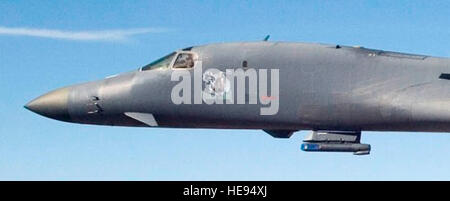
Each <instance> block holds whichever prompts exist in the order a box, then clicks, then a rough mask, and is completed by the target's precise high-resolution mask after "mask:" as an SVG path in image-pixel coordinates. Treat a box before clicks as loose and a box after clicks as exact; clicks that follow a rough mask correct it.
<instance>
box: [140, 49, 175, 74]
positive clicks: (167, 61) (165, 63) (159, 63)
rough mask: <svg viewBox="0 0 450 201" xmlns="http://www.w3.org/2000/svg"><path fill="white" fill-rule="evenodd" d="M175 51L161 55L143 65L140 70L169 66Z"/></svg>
mask: <svg viewBox="0 0 450 201" xmlns="http://www.w3.org/2000/svg"><path fill="white" fill-rule="evenodd" d="M175 54H176V53H175V52H173V53H171V54H169V55H167V56H165V57H162V58H160V59H158V60H156V61H154V62H152V63H150V64H148V65H146V66H144V67H142V69H141V70H142V71H146V70H152V69H158V68H169V67H170V63H172V60H173V58H174V57H175Z"/></svg>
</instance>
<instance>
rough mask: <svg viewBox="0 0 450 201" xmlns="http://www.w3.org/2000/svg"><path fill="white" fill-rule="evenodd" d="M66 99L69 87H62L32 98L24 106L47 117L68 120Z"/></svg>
mask: <svg viewBox="0 0 450 201" xmlns="http://www.w3.org/2000/svg"><path fill="white" fill-rule="evenodd" d="M68 99H69V88H62V89H57V90H54V91H51V92H49V93H47V94H44V95H42V96H40V97H38V98H36V99H34V100H32V101H31V102H29V103H28V104H26V105H25V106H24V107H25V108H27V109H28V110H30V111H32V112H35V113H37V114H40V115H42V116H45V117H48V118H52V119H56V120H60V121H70V115H69V110H68V107H67V103H68Z"/></svg>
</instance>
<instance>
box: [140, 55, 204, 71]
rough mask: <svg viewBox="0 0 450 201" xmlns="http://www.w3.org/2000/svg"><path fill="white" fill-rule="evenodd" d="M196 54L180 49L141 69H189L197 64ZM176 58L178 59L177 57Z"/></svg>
mask: <svg viewBox="0 0 450 201" xmlns="http://www.w3.org/2000/svg"><path fill="white" fill-rule="evenodd" d="M195 57H196V55H195V54H194V53H192V52H186V51H180V52H172V53H170V54H168V55H166V56H164V57H162V58H160V59H158V60H156V61H154V62H152V63H150V64H148V65H146V66H144V67H142V68H141V71H147V70H153V69H169V68H173V69H189V68H193V67H194V65H195V60H196V58H195ZM175 58H176V59H175Z"/></svg>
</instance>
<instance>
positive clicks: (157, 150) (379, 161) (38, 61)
mask: <svg viewBox="0 0 450 201" xmlns="http://www.w3.org/2000/svg"><path fill="white" fill-rule="evenodd" d="M449 10H450V1H437V0H436V1H412V0H410V1H401V0H398V1H389V0H387V1H359V0H358V1H350V0H348V1H258V2H257V3H255V2H250V1H166V0H164V1H114V0H112V1H106V0H98V1H88V0H81V1H56V2H55V1H47V0H42V1H31V0H30V1H21V0H17V1H12V0H6V1H0V90H1V91H0V92H1V93H0V110H1V113H0V119H1V121H0V180H449V179H450V171H449V169H450V157H449V153H450V134H446V133H422V132H419V133H393V132H364V135H363V141H364V142H366V143H370V144H371V145H372V153H371V155H369V156H362V157H361V156H353V155H351V154H339V153H305V152H302V151H301V150H300V148H299V147H300V144H301V140H302V139H303V137H304V136H305V135H306V134H307V133H308V132H309V131H302V132H298V133H296V134H295V135H294V136H293V137H292V138H290V139H288V140H280V139H273V138H272V137H270V136H269V135H267V134H265V133H263V132H262V131H258V130H250V131H247V130H208V129H201V130H193V129H186V130H185V129H158V128H123V127H104V126H89V125H77V124H69V123H63V122H58V121H55V120H50V119H47V118H44V117H42V116H39V115H37V114H34V113H32V112H30V111H27V110H25V109H24V108H23V105H24V104H25V103H27V102H28V101H29V100H31V99H33V98H35V97H37V96H39V95H41V94H43V93H45V92H47V91H50V90H52V89H55V88H58V87H61V86H66V85H70V84H74V83H80V82H84V81H89V80H96V79H101V78H103V77H106V76H108V75H112V74H116V73H120V72H126V71H129V70H132V69H136V68H138V67H140V66H143V65H145V64H147V63H149V62H151V61H152V60H154V59H157V58H159V57H161V56H163V55H165V54H167V53H169V52H170V51H172V50H174V49H179V48H183V47H187V46H191V45H198V44H205V43H211V42H227V41H245V40H261V39H263V38H264V36H265V35H267V34H270V35H271V36H272V37H271V39H270V40H273V41H303V42H321V43H331V44H336V43H338V44H344V45H362V46H365V47H370V48H380V49H386V50H393V51H401V52H410V53H419V54H427V55H433V56H443V57H450V16H449V13H448V11H449ZM111 30H113V31H111ZM99 33H102V34H99ZM105 35H108V36H109V37H107V36H105ZM96 37H97V38H96Z"/></svg>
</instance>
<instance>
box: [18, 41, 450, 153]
mask: <svg viewBox="0 0 450 201" xmlns="http://www.w3.org/2000/svg"><path fill="white" fill-rule="evenodd" d="M269 75H270V76H269ZM25 107H26V108H27V109H29V110H31V111H33V112H35V113H38V114H40V115H43V116H46V117H49V118H52V119H56V120H60V121H66V122H73V123H81V124H97V125H111V126H135V127H172V128H214V129H262V130H264V131H265V132H267V133H268V134H270V135H272V136H273V137H276V138H289V137H290V136H291V135H292V134H293V133H294V132H296V131H299V130H311V131H312V132H311V134H309V135H308V136H307V137H306V139H305V140H304V143H303V144H302V145H301V149H302V150H304V151H313V152H351V153H354V154H355V155H366V154H369V153H370V145H369V144H362V143H361V142H360V139H361V131H406V132H419V131H420V132H450V60H449V59H446V58H438V57H431V56H424V55H415V54H405V53H398V52H391V51H383V50H376V49H368V48H364V47H360V46H354V47H352V46H342V45H328V44H310V43H293V42H269V41H258V42H237V43H218V44H209V45H202V46H194V47H188V48H184V49H180V50H177V51H174V52H173V53H170V54H168V55H167V56H164V57H162V58H161V59H158V60H156V61H154V62H152V63H150V64H148V65H146V66H144V67H141V68H139V69H136V70H133V71H131V72H127V73H123V74H119V75H115V76H110V77H107V78H105V79H103V80H98V81H93V82H87V83H83V84H77V85H73V86H68V87H64V88H61V89H57V90H54V91H51V92H49V93H47V94H45V95H42V96H40V97H38V98H36V99H34V100H32V101H31V102H29V103H28V104H26V106H25Z"/></svg>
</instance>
